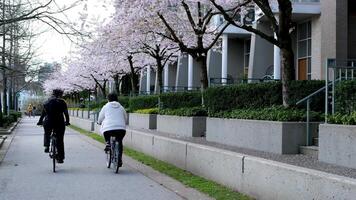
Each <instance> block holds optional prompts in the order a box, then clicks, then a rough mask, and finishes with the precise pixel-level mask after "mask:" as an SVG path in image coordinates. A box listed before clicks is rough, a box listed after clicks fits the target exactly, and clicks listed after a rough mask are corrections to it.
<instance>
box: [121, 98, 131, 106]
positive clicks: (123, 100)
mask: <svg viewBox="0 0 356 200" xmlns="http://www.w3.org/2000/svg"><path fill="white" fill-rule="evenodd" d="M129 101H130V97H128V96H119V103H120V104H121V105H122V106H123V107H124V108H129V106H130V104H129Z"/></svg>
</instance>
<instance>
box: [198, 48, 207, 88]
mask: <svg viewBox="0 0 356 200" xmlns="http://www.w3.org/2000/svg"><path fill="white" fill-rule="evenodd" d="M205 55H206V54H205ZM205 55H203V56H200V57H198V58H197V59H196V60H197V62H198V63H199V66H200V69H201V73H200V85H201V89H202V90H205V89H207V88H208V87H209V81H208V65H207V62H206V59H207V57H206V56H205Z"/></svg>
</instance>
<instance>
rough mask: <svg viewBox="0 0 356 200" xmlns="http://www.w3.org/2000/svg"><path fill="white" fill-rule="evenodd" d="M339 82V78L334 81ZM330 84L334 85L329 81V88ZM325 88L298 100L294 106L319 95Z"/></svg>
mask: <svg viewBox="0 0 356 200" xmlns="http://www.w3.org/2000/svg"><path fill="white" fill-rule="evenodd" d="M340 80H341V79H340V78H339V79H336V80H335V82H338V81H340ZM332 84H334V82H333V81H330V83H328V86H331V85H332ZM325 88H326V86H324V87H322V88H320V89H319V90H317V91H315V92H313V93H311V94H310V95H308V96H306V97H304V98H303V99H301V100H299V101H298V102H297V103H296V105H299V104H301V103H303V102H304V101H307V100H308V99H310V98H312V97H314V96H315V95H317V94H319V93H320V92H323V91H325Z"/></svg>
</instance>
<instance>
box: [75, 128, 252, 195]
mask: <svg viewBox="0 0 356 200" xmlns="http://www.w3.org/2000/svg"><path fill="white" fill-rule="evenodd" d="M70 128H72V129H74V130H76V131H78V132H79V133H82V134H84V135H86V136H88V137H90V138H93V139H94V140H97V141H99V142H102V143H104V138H103V137H102V136H100V135H98V134H96V133H93V132H90V131H86V130H84V129H81V128H78V127H76V126H73V125H71V126H70ZM124 154H125V155H127V156H129V157H131V158H133V159H135V160H137V161H139V162H141V163H143V164H145V165H147V166H150V167H152V168H153V169H155V170H157V171H159V172H161V173H163V174H166V175H168V176H170V177H171V178H174V179H175V180H177V181H179V182H181V183H183V184H184V185H186V186H188V187H191V188H194V189H196V190H198V191H200V192H202V193H205V194H207V195H209V196H210V197H213V198H215V199H217V200H245V199H246V200H247V199H251V198H250V197H248V196H246V195H243V194H241V193H238V192H236V191H233V190H232V189H230V188H227V187H225V186H223V185H221V184H218V183H216V182H214V181H210V180H207V179H205V178H202V177H199V176H196V175H194V174H192V173H190V172H188V171H185V170H182V169H180V168H178V167H175V166H173V165H171V164H168V163H166V162H163V161H160V160H157V159H155V158H153V157H151V156H148V155H145V154H143V153H141V152H138V151H135V150H133V149H130V148H127V147H125V151H124Z"/></svg>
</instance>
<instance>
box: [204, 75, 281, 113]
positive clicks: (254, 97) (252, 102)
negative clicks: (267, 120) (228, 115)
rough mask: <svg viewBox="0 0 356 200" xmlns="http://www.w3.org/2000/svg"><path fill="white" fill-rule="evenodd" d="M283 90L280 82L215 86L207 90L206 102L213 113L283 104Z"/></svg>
mask: <svg viewBox="0 0 356 200" xmlns="http://www.w3.org/2000/svg"><path fill="white" fill-rule="evenodd" d="M281 90H282V89H281V84H280V83H279V82H269V83H253V84H240V85H233V86H222V87H214V88H208V89H207V90H206V91H205V94H204V102H205V106H206V107H207V108H208V109H209V112H211V113H215V112H219V111H224V110H233V109H238V108H251V107H258V108H261V107H268V106H271V105H280V104H282V94H281Z"/></svg>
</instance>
